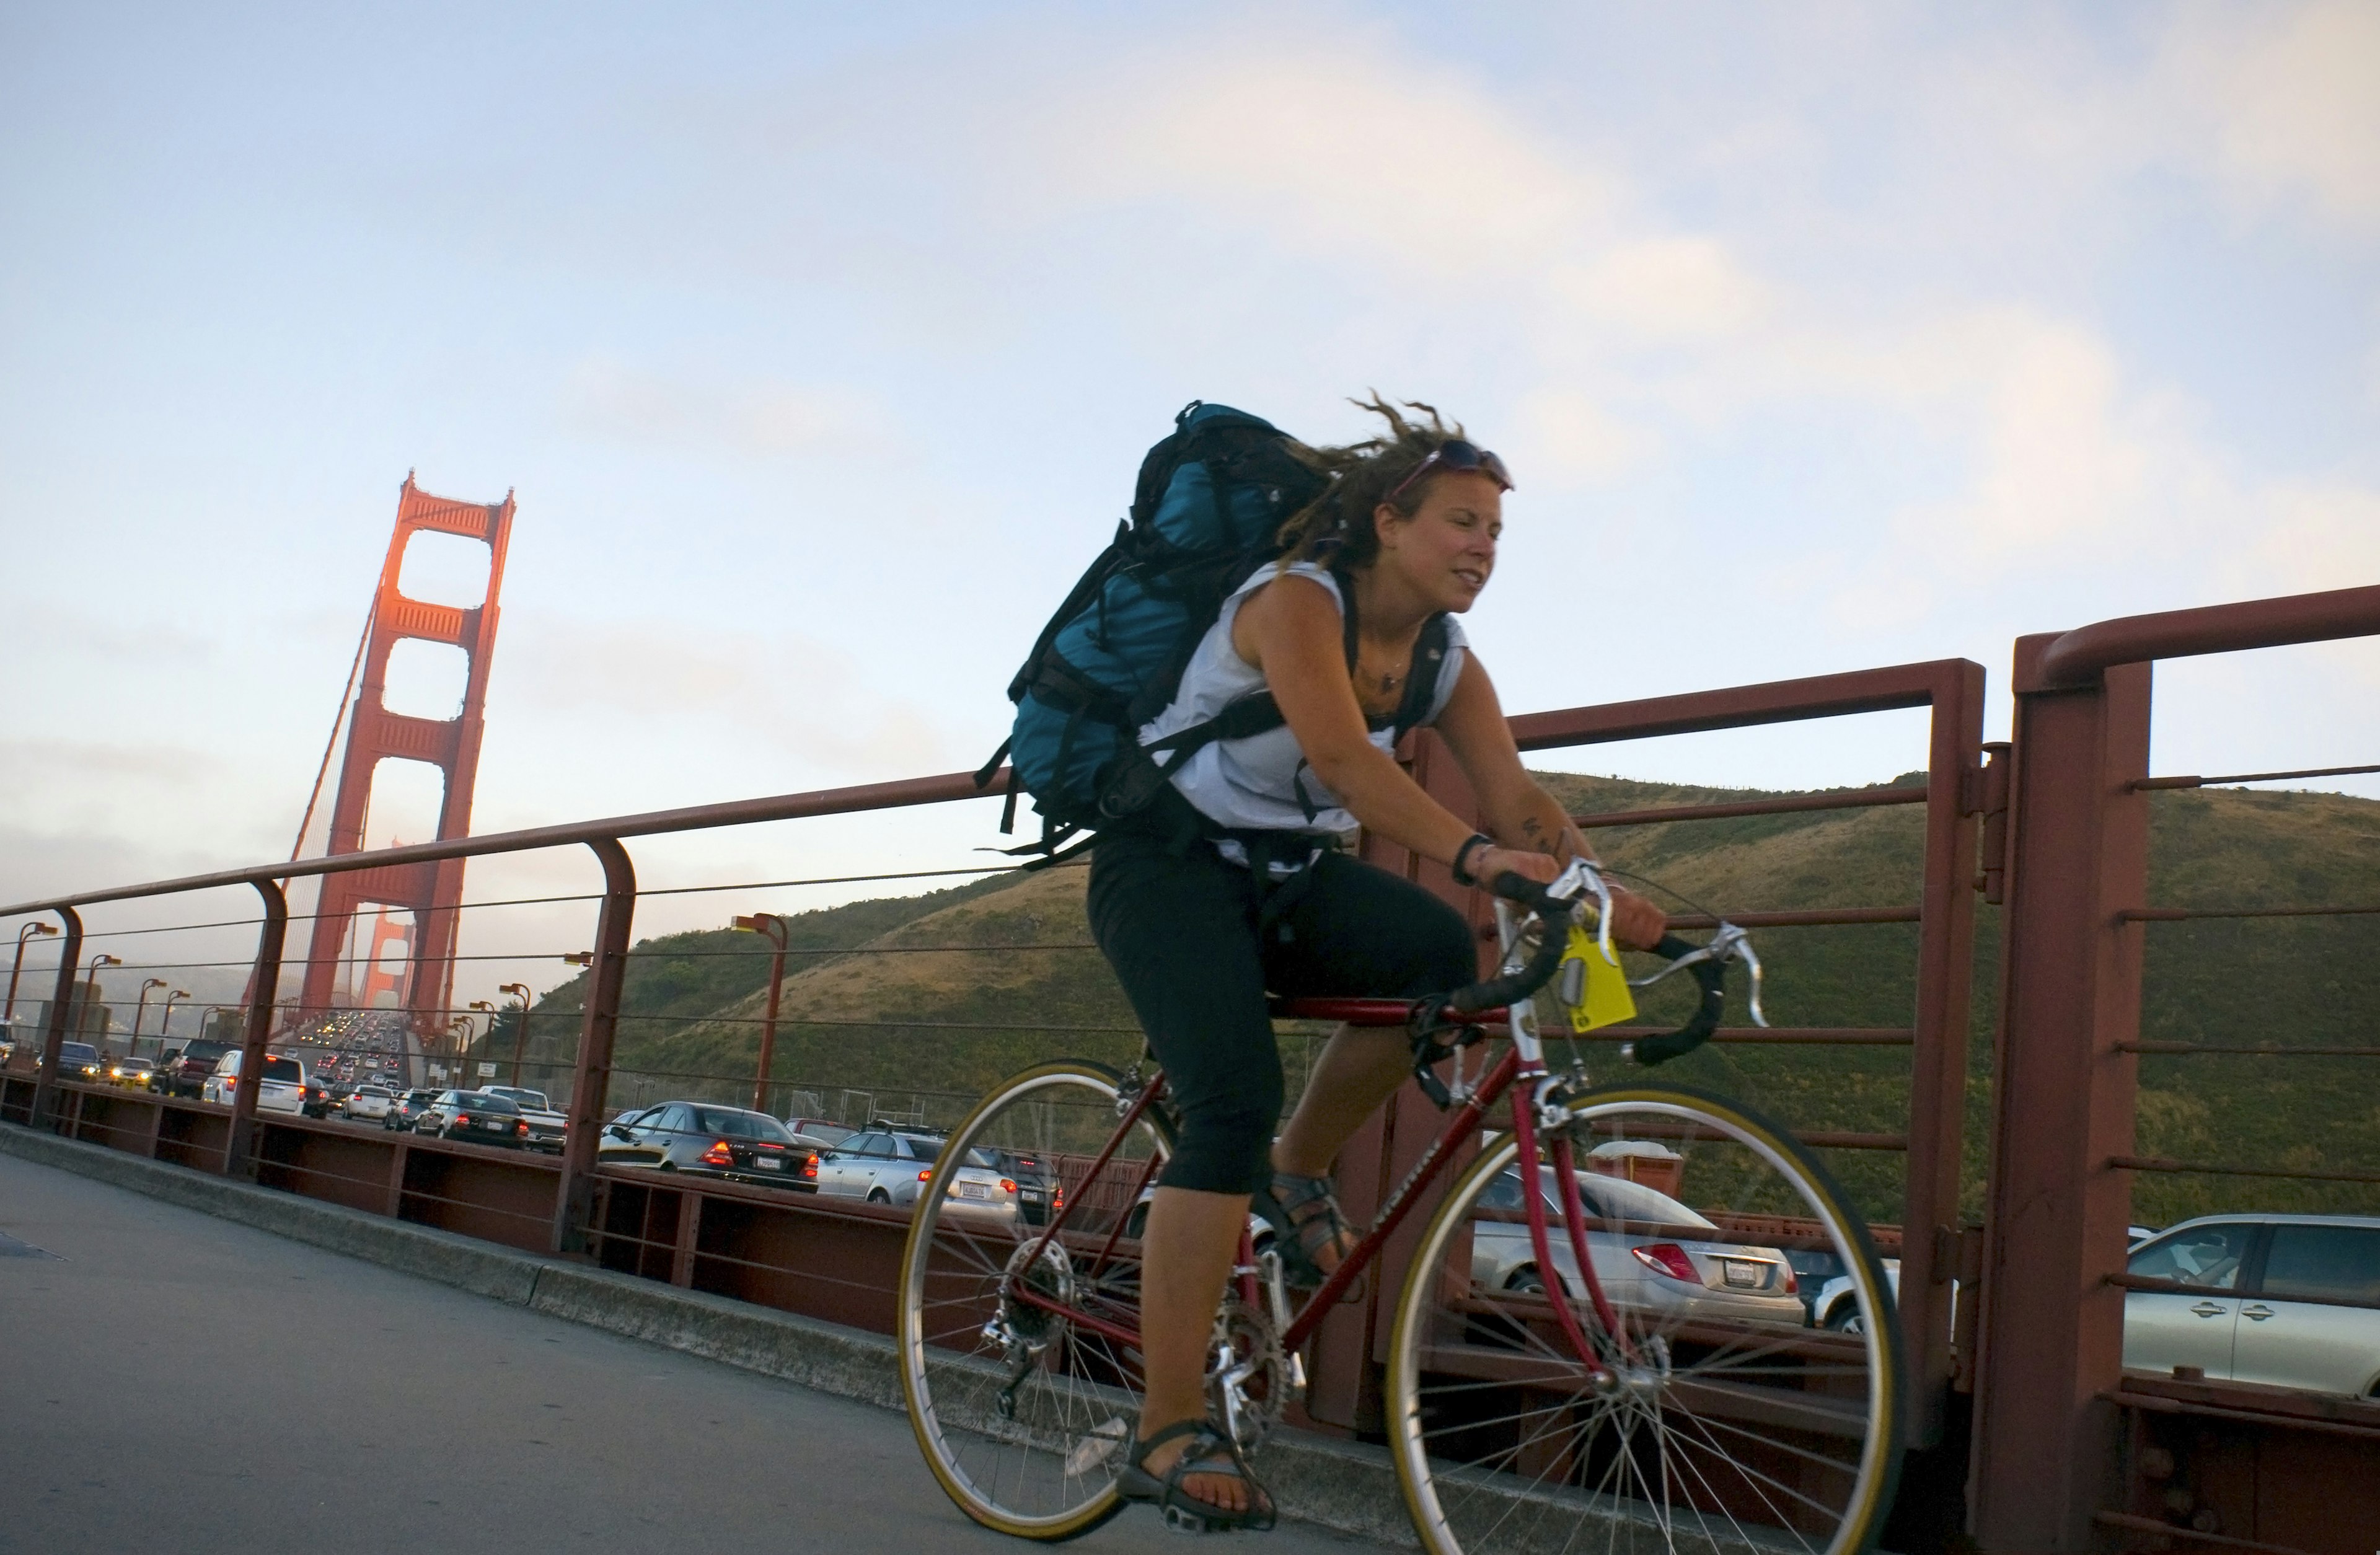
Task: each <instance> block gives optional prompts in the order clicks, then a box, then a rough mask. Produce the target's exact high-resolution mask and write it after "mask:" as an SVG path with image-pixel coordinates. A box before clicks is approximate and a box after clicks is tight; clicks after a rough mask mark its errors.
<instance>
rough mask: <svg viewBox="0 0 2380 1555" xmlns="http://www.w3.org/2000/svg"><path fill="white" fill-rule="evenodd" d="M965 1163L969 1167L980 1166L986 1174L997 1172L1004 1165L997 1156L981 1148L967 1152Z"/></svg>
mask: <svg viewBox="0 0 2380 1555" xmlns="http://www.w3.org/2000/svg"><path fill="white" fill-rule="evenodd" d="M966 1163H967V1164H968V1165H969V1166H980V1167H982V1168H983V1169H984V1170H985V1171H986V1172H999V1171H1002V1170H1003V1169H1004V1167H1005V1165H1006V1163H1005V1162H1003V1161H1002V1160H1001V1159H1000V1157H999V1156H997V1155H995V1154H993V1153H992V1152H991V1151H990V1150H986V1149H981V1148H977V1149H972V1150H969V1151H968V1152H967V1153H966Z"/></svg>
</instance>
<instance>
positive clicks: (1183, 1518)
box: [1162, 1506, 1231, 1535]
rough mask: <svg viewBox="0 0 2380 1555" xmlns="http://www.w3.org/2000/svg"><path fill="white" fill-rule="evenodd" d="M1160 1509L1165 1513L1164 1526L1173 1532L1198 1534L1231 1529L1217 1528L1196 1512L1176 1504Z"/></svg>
mask: <svg viewBox="0 0 2380 1555" xmlns="http://www.w3.org/2000/svg"><path fill="white" fill-rule="evenodd" d="M1162 1510H1163V1511H1164V1513H1165V1526H1166V1527H1167V1528H1168V1529H1169V1530H1170V1531H1172V1532H1173V1533H1177V1534H1192V1535H1198V1534H1213V1533H1229V1532H1230V1531H1231V1530H1230V1529H1228V1528H1218V1527H1216V1526H1215V1525H1213V1524H1212V1523H1209V1522H1208V1521H1207V1520H1206V1519H1205V1518H1204V1517H1201V1516H1199V1515H1198V1514H1197V1513H1196V1512H1184V1511H1183V1510H1182V1509H1181V1508H1180V1507H1178V1506H1169V1507H1166V1508H1164V1509H1162Z"/></svg>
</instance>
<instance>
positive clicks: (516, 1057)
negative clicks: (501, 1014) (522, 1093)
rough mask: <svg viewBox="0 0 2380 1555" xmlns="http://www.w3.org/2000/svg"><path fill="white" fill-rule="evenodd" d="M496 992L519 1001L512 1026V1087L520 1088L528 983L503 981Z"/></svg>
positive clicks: (525, 1045) (526, 1052)
mask: <svg viewBox="0 0 2380 1555" xmlns="http://www.w3.org/2000/svg"><path fill="white" fill-rule="evenodd" d="M496 991H497V992H498V993H509V994H511V995H512V996H513V998H514V999H515V1000H516V1001H517V1002H518V1003H519V1009H520V1023H519V1024H518V1025H516V1026H515V1027H513V1088H514V1089H516V1090H517V1089H519V1088H520V1080H521V1060H522V1059H523V1058H524V1057H526V1056H527V1055H528V984H527V983H505V984H504V985H503V986H501V987H499V988H498V989H497V990H496Z"/></svg>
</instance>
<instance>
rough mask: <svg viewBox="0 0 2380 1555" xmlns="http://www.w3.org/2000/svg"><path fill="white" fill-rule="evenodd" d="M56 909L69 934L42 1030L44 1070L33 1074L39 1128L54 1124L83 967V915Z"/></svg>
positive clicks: (60, 951) (61, 950)
mask: <svg viewBox="0 0 2380 1555" xmlns="http://www.w3.org/2000/svg"><path fill="white" fill-rule="evenodd" d="M54 910H55V912H56V913H57V915H58V917H60V918H62V919H64V920H65V922H66V926H67V937H66V940H65V942H64V943H62V944H60V945H59V946H58V981H57V987H56V988H55V990H54V991H53V992H52V993H51V994H50V1024H49V1028H48V1029H47V1030H45V1031H43V1032H42V1064H41V1070H40V1072H39V1073H38V1074H36V1075H34V1076H33V1117H32V1123H33V1126H34V1127H35V1128H47V1127H49V1126H50V1122H51V1119H50V1107H51V1104H52V1103H53V1102H55V1100H56V1099H57V1089H58V1056H59V1053H60V1051H61V1050H62V1049H64V1048H65V1046H66V1040H67V1009H68V1007H69V1006H71V1005H72V1004H73V1003H74V990H75V974H76V973H77V972H79V971H80V970H81V968H82V915H81V914H79V913H78V912H76V911H75V910H74V909H73V908H72V907H58V908H55V909H54Z"/></svg>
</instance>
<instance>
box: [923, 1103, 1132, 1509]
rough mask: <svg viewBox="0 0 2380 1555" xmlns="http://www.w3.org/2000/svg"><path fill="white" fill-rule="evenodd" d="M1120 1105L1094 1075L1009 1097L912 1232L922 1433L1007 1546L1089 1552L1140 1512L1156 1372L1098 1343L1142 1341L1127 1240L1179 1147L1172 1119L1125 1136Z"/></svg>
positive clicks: (986, 1115)
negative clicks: (1145, 1429)
mask: <svg viewBox="0 0 2380 1555" xmlns="http://www.w3.org/2000/svg"><path fill="white" fill-rule="evenodd" d="M1120 1093H1122V1094H1124V1095H1125V1096H1126V1099H1127V1102H1128V1099H1129V1093H1128V1092H1125V1090H1124V1086H1123V1077H1122V1076H1121V1075H1118V1074H1117V1073H1116V1072H1115V1071H1114V1070H1112V1069H1110V1068H1108V1067H1106V1066H1105V1065H1103V1064H1098V1063H1087V1062H1084V1061H1079V1060H1062V1061H1058V1062H1055V1063H1045V1064H1041V1065H1038V1066H1037V1067H1035V1068H1032V1069H1028V1070H1026V1071H1025V1072H1024V1073H1023V1074H1021V1075H1015V1076H1014V1077H1013V1078H1011V1079H1009V1080H1006V1081H1004V1082H1002V1085H1001V1086H1000V1087H998V1088H997V1089H995V1090H994V1091H993V1092H992V1093H991V1094H990V1095H989V1096H987V1097H986V1098H984V1099H983V1100H982V1101H981V1102H979V1103H978V1104H977V1107H976V1109H975V1111H974V1112H970V1113H969V1114H968V1115H967V1117H966V1119H965V1122H963V1123H961V1124H959V1125H958V1126H957V1127H956V1128H954V1129H953V1130H952V1131H951V1136H950V1139H949V1142H948V1143H947V1144H945V1145H944V1147H943V1148H942V1153H941V1159H939V1160H937V1161H936V1162H935V1163H934V1169H933V1175H932V1176H931V1177H930V1178H929V1181H928V1184H927V1185H926V1187H925V1188H924V1189H923V1190H922V1191H921V1192H920V1194H919V1197H918V1204H917V1218H916V1219H915V1220H914V1221H912V1222H911V1223H910V1227H909V1240H908V1245H907V1249H906V1251H905V1253H904V1255H903V1257H902V1264H901V1286H900V1294H901V1307H900V1334H899V1339H900V1353H901V1389H902V1393H903V1395H904V1397H905V1399H906V1400H907V1403H908V1408H909V1422H910V1425H911V1427H913V1428H914V1429H915V1430H916V1432H917V1445H918V1447H919V1448H920V1449H921V1450H923V1452H925V1454H926V1463H927V1464H928V1466H929V1467H930V1468H931V1469H932V1470H933V1473H934V1477H935V1478H936V1479H937V1480H939V1481H941V1487H942V1488H943V1489H944V1490H945V1491H947V1492H948V1493H949V1495H950V1498H951V1499H952V1500H954V1501H956V1502H957V1503H958V1504H959V1507H960V1509H961V1510H963V1511H964V1512H966V1514H967V1515H968V1516H969V1517H972V1518H974V1519H975V1520H976V1521H977V1522H978V1523H981V1524H983V1525H985V1526H987V1527H990V1528H997V1529H998V1530H1000V1531H1001V1532H1002V1533H1004V1534H1013V1535H1015V1536H1017V1537H1024V1538H1034V1539H1043V1540H1056V1539H1066V1538H1073V1537H1076V1536H1077V1535H1081V1534H1086V1533H1088V1532H1089V1531H1090V1530H1092V1529H1093V1528H1096V1527H1098V1526H1099V1525H1100V1524H1102V1523H1105V1522H1106V1521H1107V1520H1108V1519H1109V1518H1111V1517H1112V1516H1114V1515H1115V1514H1116V1512H1118V1511H1120V1510H1122V1507H1123V1502H1122V1501H1121V1500H1118V1498H1117V1496H1116V1493H1115V1472H1116V1470H1117V1469H1119V1468H1121V1467H1122V1466H1123V1464H1122V1459H1121V1454H1120V1452H1118V1449H1119V1448H1121V1447H1122V1446H1123V1441H1124V1439H1125V1437H1126V1435H1127V1434H1129V1432H1130V1430H1131V1428H1132V1427H1133V1426H1134V1425H1135V1423H1136V1422H1137V1420H1138V1419H1139V1416H1140V1395H1141V1369H1140V1367H1141V1359H1140V1353H1139V1351H1138V1350H1137V1349H1136V1348H1134V1347H1132V1346H1130V1345H1128V1344H1126V1343H1125V1342H1123V1341H1122V1340H1121V1339H1120V1338H1118V1337H1116V1336H1114V1335H1112V1334H1110V1333H1107V1332H1103V1331H1102V1330H1101V1328H1100V1326H1099V1325H1101V1324H1102V1323H1105V1324H1110V1325H1113V1326H1115V1327H1119V1328H1122V1329H1123V1330H1129V1331H1132V1332H1137V1330H1138V1328H1139V1323H1140V1245H1139V1243H1138V1241H1137V1240H1136V1239H1135V1238H1133V1237H1131V1236H1129V1235H1127V1234H1125V1233H1127V1232H1128V1231H1131V1230H1136V1229H1137V1221H1135V1219H1134V1217H1133V1211H1134V1209H1135V1206H1136V1205H1137V1204H1138V1203H1139V1202H1140V1200H1141V1199H1142V1198H1143V1197H1145V1195H1146V1194H1147V1190H1148V1189H1149V1187H1150V1186H1151V1185H1152V1184H1154V1183H1155V1181H1156V1176H1157V1172H1158V1169H1159V1168H1160V1166H1162V1164H1163V1163H1164V1160H1165V1159H1166V1157H1167V1156H1168V1155H1169V1154H1171V1152H1172V1136H1171V1134H1170V1132H1169V1130H1168V1129H1167V1127H1166V1124H1165V1122H1164V1120H1163V1119H1162V1118H1161V1117H1159V1116H1157V1115H1155V1109H1148V1110H1146V1111H1144V1112H1143V1113H1142V1115H1141V1117H1140V1118H1139V1119H1138V1120H1137V1121H1136V1122H1135V1124H1134V1125H1133V1126H1132V1127H1131V1128H1130V1129H1128V1130H1124V1131H1123V1132H1122V1134H1121V1135H1119V1133H1118V1125H1119V1124H1120V1122H1121V1114H1122V1112H1123V1104H1120V1103H1119V1101H1118V1097H1119V1094H1120ZM1111 1142H1112V1143H1113V1144H1114V1147H1115V1148H1114V1150H1113V1152H1112V1153H1111V1155H1110V1158H1109V1160H1108V1162H1107V1164H1106V1165H1105V1166H1103V1167H1100V1168H1099V1170H1098V1171H1097V1172H1093V1171H1092V1167H1093V1165H1094V1164H1095V1161H1096V1160H1097V1158H1098V1156H1099V1154H1100V1152H1101V1151H1102V1150H1103V1149H1105V1148H1107V1147H1108V1146H1109V1145H1110V1143H1111ZM1052 1221H1057V1222H1058V1223H1059V1229H1058V1234H1057V1235H1056V1236H1054V1237H1048V1239H1047V1240H1046V1242H1045V1240H1044V1238H1045V1236H1046V1233H1048V1231H1049V1229H1050V1224H1051V1223H1052Z"/></svg>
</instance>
